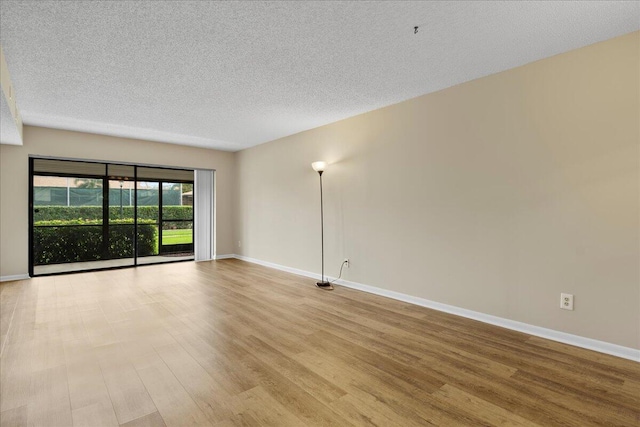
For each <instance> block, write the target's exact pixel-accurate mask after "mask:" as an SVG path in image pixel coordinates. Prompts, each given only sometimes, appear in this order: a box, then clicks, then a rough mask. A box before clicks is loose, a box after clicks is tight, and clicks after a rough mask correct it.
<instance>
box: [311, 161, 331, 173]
mask: <svg viewBox="0 0 640 427" xmlns="http://www.w3.org/2000/svg"><path fill="white" fill-rule="evenodd" d="M311 167H312V168H313V170H314V171H316V172H324V170H325V169H326V168H327V162H322V161H319V162H313V163H311Z"/></svg>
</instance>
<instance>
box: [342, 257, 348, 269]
mask: <svg viewBox="0 0 640 427" xmlns="http://www.w3.org/2000/svg"><path fill="white" fill-rule="evenodd" d="M342 263H343V264H346V265H347V268H349V258H345V259H344V261H342Z"/></svg>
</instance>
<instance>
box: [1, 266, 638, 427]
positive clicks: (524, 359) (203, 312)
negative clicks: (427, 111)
mask: <svg viewBox="0 0 640 427" xmlns="http://www.w3.org/2000/svg"><path fill="white" fill-rule="evenodd" d="M0 292H1V293H0V303H1V307H0V308H1V311H2V317H1V320H2V328H1V330H0V332H1V334H2V344H3V349H2V356H1V373H0V374H1V376H0V380H1V386H2V395H1V408H0V410H1V414H0V416H1V421H2V426H12V425H46V426H71V425H74V426H100V425H105V426H106V425H114V426H117V425H123V426H163V425H167V426H186V425H214V426H254V425H273V426H305V425H322V426H341V427H344V426H352V425H353V426H367V425H378V426H403V427H405V426H409V427H410V426H424V425H463V426H475V425H541V426H555V425H573V426H591V425H608V426H609V425H624V426H638V425H640V364H639V363H636V362H632V361H628V360H623V359H618V358H615V357H611V356H606V355H602V354H599V353H594V352H590V351H587V350H582V349H578V348H574V347H570V346H567V345H563V344H558V343H555V342H551V341H547V340H544V339H540V338H535V337H531V336H528V335H525V334H521V333H517V332H513V331H509V330H505V329H501V328H497V327H493V326H489V325H485V324H482V323H479V322H475V321H471V320H468V319H463V318H458V317H455V316H452V315H447V314H443V313H439V312H436V311H432V310H428V309H425V308H421V307H416V306H412V305H409V304H405V303H401V302H398V301H394V300H390V299H385V298H381V297H377V296H373V295H369V294H366V293H361V292H357V291H353V290H349V289H346V288H341V287H336V289H335V290H334V291H333V292H327V291H322V290H319V289H316V288H315V286H314V283H313V280H310V279H306V278H302V277H299V276H294V275H290V274H286V273H282V272H279V271H275V270H270V269H267V268H264V267H260V266H256V265H252V264H248V263H244V262H241V261H237V260H224V261H216V262H210V263H181V264H167V265H158V266H149V267H140V268H137V269H128V270H115V271H106V272H94V273H84V274H75V275H65V276H54V277H41V278H37V279H32V280H29V281H22V282H11V283H4V284H2V285H0ZM14 308H15V310H14Z"/></svg>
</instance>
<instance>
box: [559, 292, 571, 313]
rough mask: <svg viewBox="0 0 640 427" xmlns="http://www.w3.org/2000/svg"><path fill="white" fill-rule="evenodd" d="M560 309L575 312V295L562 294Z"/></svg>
mask: <svg viewBox="0 0 640 427" xmlns="http://www.w3.org/2000/svg"><path fill="white" fill-rule="evenodd" d="M560 308H562V309H564V310H573V295H571V294H560Z"/></svg>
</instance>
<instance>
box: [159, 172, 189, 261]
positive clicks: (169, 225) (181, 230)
mask: <svg viewBox="0 0 640 427" xmlns="http://www.w3.org/2000/svg"><path fill="white" fill-rule="evenodd" d="M189 194H191V198H189ZM161 214H162V215H161V222H162V228H161V232H162V239H161V241H160V253H161V254H162V255H165V256H184V257H188V256H193V183H176V182H163V183H162V212H161Z"/></svg>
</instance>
